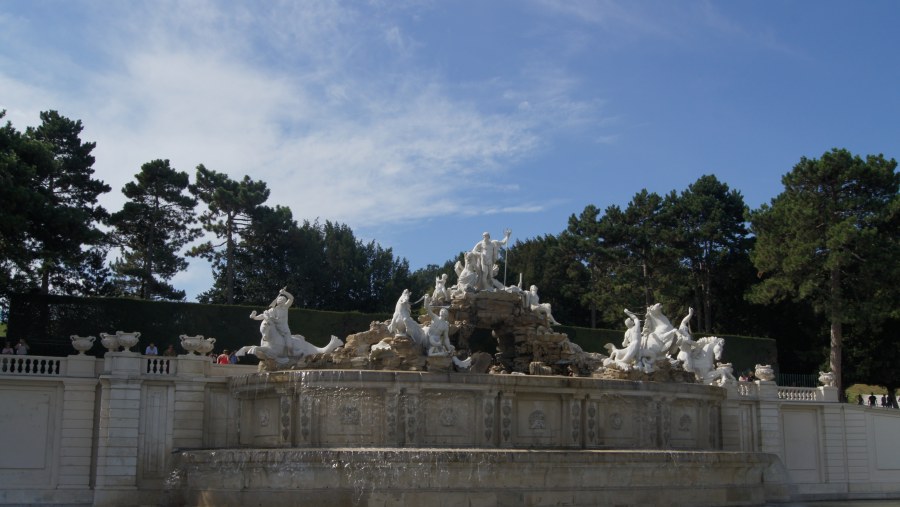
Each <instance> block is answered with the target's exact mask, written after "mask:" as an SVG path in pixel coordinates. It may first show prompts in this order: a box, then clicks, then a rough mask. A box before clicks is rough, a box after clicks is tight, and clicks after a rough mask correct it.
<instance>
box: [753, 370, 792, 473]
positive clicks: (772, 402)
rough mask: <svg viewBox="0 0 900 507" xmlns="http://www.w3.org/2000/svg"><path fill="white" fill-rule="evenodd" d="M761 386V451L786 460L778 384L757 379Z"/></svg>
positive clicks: (758, 414) (759, 414)
mask: <svg viewBox="0 0 900 507" xmlns="http://www.w3.org/2000/svg"><path fill="white" fill-rule="evenodd" d="M756 384H757V385H758V386H759V412H758V413H757V417H758V418H759V437H760V439H759V447H760V449H759V450H760V451H761V452H768V453H771V454H776V455H778V457H779V458H780V459H781V460H782V461H784V460H785V456H784V436H783V434H782V428H781V412H780V403H779V401H778V385H777V384H776V383H775V382H773V381H770V380H769V381H766V380H757V381H756Z"/></svg>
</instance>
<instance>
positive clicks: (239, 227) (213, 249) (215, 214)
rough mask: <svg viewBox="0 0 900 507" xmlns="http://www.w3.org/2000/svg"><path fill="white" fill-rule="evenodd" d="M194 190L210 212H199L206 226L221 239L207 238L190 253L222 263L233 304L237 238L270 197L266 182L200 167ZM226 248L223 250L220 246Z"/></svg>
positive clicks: (193, 186) (229, 298)
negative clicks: (231, 176) (232, 177)
mask: <svg viewBox="0 0 900 507" xmlns="http://www.w3.org/2000/svg"><path fill="white" fill-rule="evenodd" d="M190 190H191V193H192V194H194V195H195V196H196V197H197V198H198V199H200V200H201V201H203V202H204V203H205V204H206V206H207V211H206V212H204V213H202V214H201V215H200V223H201V224H202V225H203V228H204V229H205V230H207V231H209V232H211V233H213V234H214V235H215V236H216V238H218V239H220V240H221V242H220V243H218V244H213V242H212V241H207V242H205V243H202V244H200V245H198V246H195V247H194V248H192V249H191V252H190V255H193V256H199V257H203V258H205V259H207V260H209V261H210V262H213V263H217V264H219V265H222V269H223V270H224V272H225V298H224V299H225V301H224V302H225V303H226V304H233V303H234V278H235V251H236V249H237V239H238V237H239V236H242V235H243V234H244V232H245V231H246V230H247V228H248V227H250V225H251V223H252V217H253V216H254V214H255V213H256V212H257V210H258V208H259V207H260V206H261V205H262V204H263V203H264V202H265V201H266V199H268V197H269V189H268V188H267V187H266V184H265V182H262V181H254V180H251V179H250V177H249V176H244V179H243V180H241V181H234V180H232V179H231V178H229V177H228V175H226V174H223V173H219V172H216V171H212V170H209V169H207V168H206V167H204V166H203V164H200V165H199V166H197V176H196V183H194V184H193V185H191V186H190ZM223 246H224V247H225V248H224V251H222V249H221V247H223Z"/></svg>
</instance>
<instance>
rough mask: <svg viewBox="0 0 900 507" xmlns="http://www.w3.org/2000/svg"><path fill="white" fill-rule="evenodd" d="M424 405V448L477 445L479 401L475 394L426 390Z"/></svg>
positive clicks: (423, 398)
mask: <svg viewBox="0 0 900 507" xmlns="http://www.w3.org/2000/svg"><path fill="white" fill-rule="evenodd" d="M422 402H423V403H422V409H423V410H422V412H423V414H424V418H425V426H424V428H423V432H422V433H423V435H422V444H423V445H426V446H444V445H457V446H474V445H476V443H477V441H476V434H475V432H476V429H477V421H476V414H477V410H476V403H477V399H476V397H475V393H474V392H465V393H453V392H446V391H440V392H439V391H426V392H425V393H424V394H423V396H422Z"/></svg>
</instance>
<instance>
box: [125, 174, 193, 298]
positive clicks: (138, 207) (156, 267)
mask: <svg viewBox="0 0 900 507" xmlns="http://www.w3.org/2000/svg"><path fill="white" fill-rule="evenodd" d="M187 187H188V175H187V173H185V172H180V171H176V170H175V169H173V168H172V167H170V165H169V161H168V160H153V161H151V162H147V163H146V164H144V165H142V166H141V172H140V173H138V174H136V175H135V181H133V182H129V183H127V184H126V185H125V187H123V188H122V193H123V194H125V197H127V198H128V199H129V200H128V201H127V202H126V203H125V205H124V206H123V207H122V210H121V211H118V212H116V213H114V214H113V215H112V216H111V217H110V223H111V224H112V225H113V226H114V227H115V228H116V233H115V234H116V239H117V242H118V244H119V246H120V247H121V248H122V250H123V251H122V257H121V258H119V259H117V260H116V261H115V262H114V263H113V266H112V267H113V270H114V271H115V272H116V275H117V276H118V277H119V282H120V284H121V290H122V293H123V294H126V295H131V296H137V297H140V298H143V299H158V298H161V299H171V300H181V299H184V291H180V290H176V289H175V288H174V287H172V286H171V285H169V284H168V283H167V282H166V281H167V280H171V279H172V278H173V277H174V276H175V275H176V274H177V273H178V272H179V271H183V270H184V269H185V268H187V261H185V260H184V257H183V256H182V255H180V253H179V252H180V250H181V249H182V248H183V247H184V246H185V245H187V244H188V243H189V242H191V241H193V240H194V239H196V238H197V237H198V236H199V234H200V231H199V229H197V228H194V227H190V225H189V224H191V223H193V222H194V207H195V206H196V205H197V201H196V200H195V199H193V198H192V197H190V196H188V195H185V193H184V191H185V189H187Z"/></svg>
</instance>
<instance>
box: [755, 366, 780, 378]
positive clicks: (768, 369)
mask: <svg viewBox="0 0 900 507" xmlns="http://www.w3.org/2000/svg"><path fill="white" fill-rule="evenodd" d="M755 375H756V378H758V379H759V380H765V381H767V382H769V381H772V380H775V370H774V369H772V366H771V365H768V364H758V365H756V372H755Z"/></svg>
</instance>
